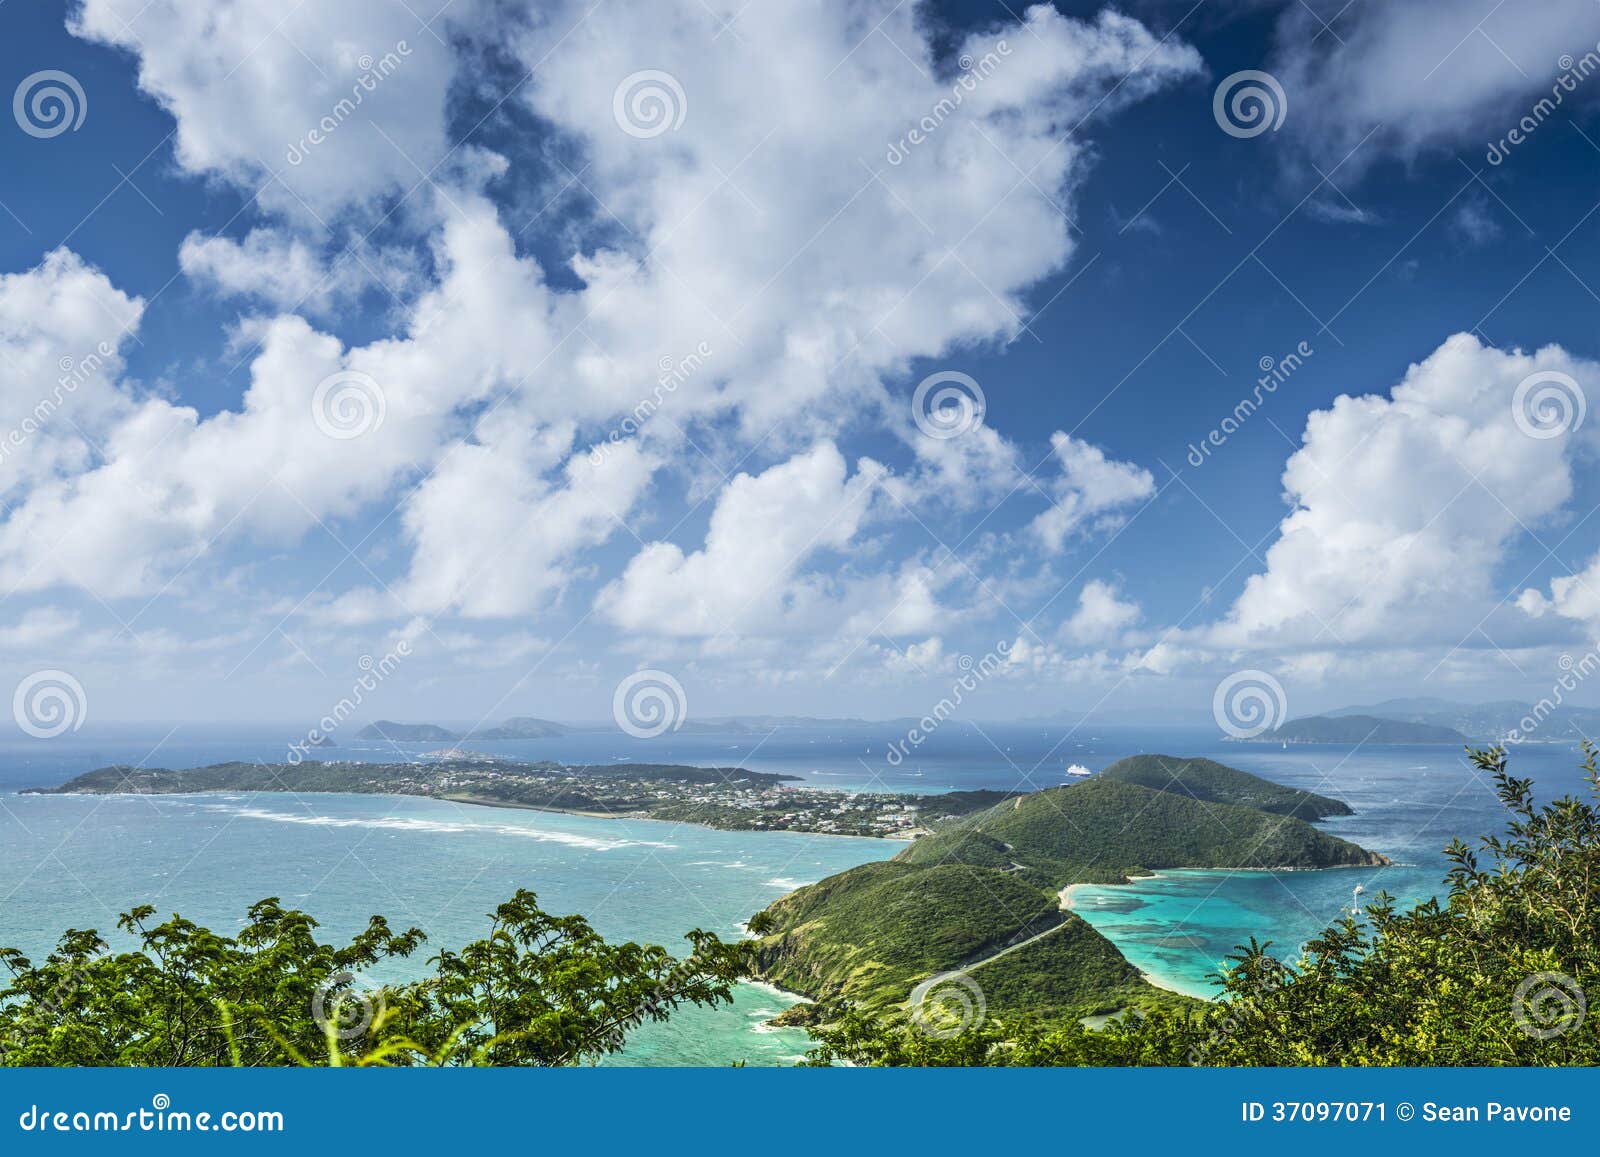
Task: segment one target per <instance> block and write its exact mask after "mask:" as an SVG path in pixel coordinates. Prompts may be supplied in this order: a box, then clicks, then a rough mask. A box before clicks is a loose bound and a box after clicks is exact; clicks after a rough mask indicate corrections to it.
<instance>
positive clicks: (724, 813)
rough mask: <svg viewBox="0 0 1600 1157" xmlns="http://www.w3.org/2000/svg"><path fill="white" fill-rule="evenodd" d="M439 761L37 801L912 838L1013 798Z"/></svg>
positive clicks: (95, 782) (105, 781) (669, 769)
mask: <svg viewBox="0 0 1600 1157" xmlns="http://www.w3.org/2000/svg"><path fill="white" fill-rule="evenodd" d="M440 755H441V757H440V758H438V759H437V760H434V761H429V762H405V763H360V762H355V761H349V760H304V761H302V762H300V763H293V764H291V763H280V764H260V763H219V764H214V765H212V766H210V767H196V768H190V769H188V770H181V771H174V770H171V769H168V768H134V767H120V766H119V767H102V768H99V769H97V770H95V771H89V772H85V773H84V774H82V775H80V776H77V777H75V778H73V779H71V780H69V781H67V782H66V783H64V784H62V785H61V786H59V787H47V788H32V789H29V790H28V791H27V792H25V793H24V794H32V795H117V794H134V795H183V794H193V793H197V792H220V791H231V792H241V791H246V792H291V793H297V794H311V793H317V792H345V793H359V794H374V795H415V796H422V797H425V798H428V799H441V800H450V801H454V802H456V803H466V804H482V805H486V806H490V807H512V808H532V809H535V810H540V811H556V812H570V813H573V814H577V815H589V816H601V817H614V818H635V819H657V820H669V821H673V822H677V823H692V824H701V825H703V826H705V827H712V828H721V829H723V830H725V831H789V832H815V833H820V834H824V835H847V836H875V837H879V838H889V839H911V838H913V837H915V836H916V835H919V834H921V833H923V832H925V831H926V830H927V825H929V824H932V823H936V822H938V821H940V820H944V819H949V818H950V817H952V816H959V815H965V814H967V813H969V812H973V811H977V810H979V809H981V808H985V807H989V806H992V805H993V804H995V803H997V802H999V801H1000V800H1003V799H1006V798H1009V797H1010V796H1011V795H1012V793H1009V792H1003V791H961V792H949V793H945V794H940V795H907V794H904V793H900V792H848V791H841V790H837V789H819V788H808V787H797V786H792V785H794V784H796V783H798V781H799V777H798V776H793V775H782V774H777V773H773V772H761V771H750V770H748V769H746V768H742V767H686V766H682V765H678V764H654V763H618V764H587V765H573V764H563V763H554V762H540V763H522V762H517V761H514V760H503V759H498V758H495V757H485V756H483V755H480V754H477V753H474V752H461V751H456V750H454V749H450V750H446V751H444V752H441V753H440Z"/></svg>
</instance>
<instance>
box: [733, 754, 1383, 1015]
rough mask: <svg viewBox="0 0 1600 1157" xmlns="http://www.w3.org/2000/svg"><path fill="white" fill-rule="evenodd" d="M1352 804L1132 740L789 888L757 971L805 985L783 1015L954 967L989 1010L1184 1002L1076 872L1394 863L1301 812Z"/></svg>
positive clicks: (833, 1009)
mask: <svg viewBox="0 0 1600 1157" xmlns="http://www.w3.org/2000/svg"><path fill="white" fill-rule="evenodd" d="M1348 814H1350V808H1349V807H1348V805H1346V804H1344V803H1342V802H1341V801H1339V800H1335V799H1330V798H1328V797H1326V796H1319V795H1316V794H1314V793H1311V792H1304V791H1297V790H1295V789H1291V788H1286V787H1283V786H1282V785H1280V784H1275V783H1272V782H1270V781H1268V780H1264V779H1261V778H1259V777H1258V776H1253V775H1250V774H1248V773H1247V772H1243V771H1238V770H1236V769H1234V768H1230V767H1227V766H1225V765H1223V764H1219V763H1214V762H1212V761H1210V760H1199V759H1182V758H1176V757H1173V756H1164V755H1151V756H1137V757H1134V758H1132V759H1125V760H1122V761H1120V762H1118V763H1114V764H1112V765H1111V766H1110V767H1108V768H1106V769H1105V770H1104V771H1102V772H1100V773H1099V774H1098V775H1095V776H1092V777H1089V778H1087V779H1085V780H1084V781H1083V782H1081V783H1075V784H1072V785H1070V786H1066V787H1059V788H1049V789H1046V790H1044V791H1039V792H1034V793H1032V794H1029V795H1024V796H1019V797H1016V798H1014V799H1009V800H1005V801H1002V802H1000V803H998V804H996V805H994V806H992V807H989V808H985V809H983V810H981V811H976V812H973V813H972V814H970V815H967V816H964V817H956V818H952V819H950V820H948V821H946V822H944V823H942V824H940V825H938V826H937V827H936V828H935V829H934V831H933V833H932V834H930V835H927V836H924V837H923V838H921V839H919V840H917V841H916V842H915V843H913V844H912V845H911V846H909V847H908V848H906V849H905V850H904V851H902V852H901V853H900V854H899V855H897V856H895V857H894V858H893V859H890V860H883V861H878V862H874V863H869V864H863V865H861V866H860V867H856V868H851V869H849V870H848V871H845V872H841V873H839V874H838V875H835V876H830V877H829V878H828V879H826V880H822V881H820V882H819V883H816V884H811V885H808V886H807V887H804V888H800V889H799V890H797V891H795V892H793V893H791V894H789V895H788V896H785V897H784V898H783V899H781V900H778V901H777V902H776V903H774V904H772V905H771V906H770V907H768V908H767V909H765V910H764V911H763V912H761V913H758V914H757V916H755V917H753V918H752V919H751V921H750V928H751V931H752V932H754V933H757V934H759V935H760V937H761V939H760V941H759V948H758V950H759V953H760V960H761V974H762V975H763V976H764V977H765V978H766V979H768V980H771V981H772V982H774V983H776V984H779V985H781V986H783V987H784V988H787V989H789V990H791V991H794V992H797V993H800V994H801V995H803V996H806V997H808V998H810V1000H811V1001H812V1002H813V1004H811V1005H803V1006H798V1007H797V1008H796V1009H793V1010H790V1012H789V1013H786V1014H784V1017H783V1018H781V1019H783V1020H784V1022H785V1023H812V1024H816V1023H826V1022H827V1021H828V1020H829V1019H830V1018H832V1017H834V1016H835V1015H837V1013H838V1012H840V1011H841V1010H842V1008H843V1007H844V1006H845V1004H847V1003H848V1004H850V1005H854V1006H857V1007H861V1008H864V1009H867V1010H869V1011H872V1010H879V1011H882V1010H887V1009H889V1008H891V1007H894V1006H897V1005H904V1004H906V1002H907V1001H908V1000H909V999H910V996H911V993H912V992H913V990H914V989H915V988H916V987H917V986H918V985H921V984H925V983H929V982H932V983H935V984H937V983H938V978H939V977H941V976H942V974H944V973H947V972H953V971H960V972H962V973H965V974H966V975H968V976H970V977H971V978H972V979H973V981H975V982H976V983H977V984H978V985H979V986H980V987H981V989H982V991H983V993H984V997H985V1000H986V1002H987V1011H988V1015H990V1016H995V1015H1000V1016H1012V1015H1016V1016H1024V1015H1026V1016H1042V1017H1084V1016H1091V1015H1096V1014H1104V1013H1111V1012H1116V1011H1119V1010H1121V1009H1126V1008H1130V1007H1132V1008H1150V1007H1156V1006H1161V1005H1171V1004H1173V1003H1183V1002H1186V1001H1188V999H1189V998H1186V997H1182V996H1178V995H1176V994H1174V993H1171V992H1167V991H1165V990H1163V989H1159V988H1157V987H1156V986H1154V985H1153V984H1151V983H1150V982H1149V980H1147V979H1146V978H1145V977H1144V976H1143V975H1142V974H1141V973H1140V972H1139V971H1138V969H1136V968H1134V967H1133V965H1131V964H1129V963H1128V961H1127V959H1126V958H1125V957H1123V955H1122V953H1121V952H1120V951H1119V950H1118V949H1117V948H1116V946H1115V945H1114V944H1112V943H1111V941H1110V940H1108V939H1106V938H1105V937H1104V936H1103V935H1101V934H1100V933H1099V932H1097V931H1095V930H1094V928H1092V927H1091V926H1090V925H1089V924H1087V923H1086V922H1085V921H1084V920H1083V919H1082V918H1081V917H1078V916H1076V915H1074V914H1073V913H1072V912H1071V910H1070V905H1071V891H1072V887H1073V886H1074V885H1077V884H1084V883H1111V884H1115V883H1126V882H1127V881H1128V880H1129V879H1130V878H1131V877H1133V876H1138V875H1148V874H1150V873H1151V872H1154V871H1157V870H1160V869H1170V868H1234V869H1273V870H1288V869H1303V868H1335V867H1378V866H1382V865H1385V864H1387V863H1389V860H1388V859H1387V858H1386V857H1384V856H1382V855H1379V854H1377V853H1375V852H1370V851H1367V850H1366V849H1364V848H1361V847H1358V846H1357V845H1355V844H1353V843H1350V842H1349V841H1347V840H1342V839H1339V838H1338V837H1336V836H1331V835H1328V834H1326V833H1324V832H1321V831H1318V830H1317V829H1316V828H1314V827H1312V826H1311V824H1310V823H1308V822H1306V820H1305V819H1302V818H1298V817H1300V816H1307V817H1316V818H1320V817H1322V816H1333V815H1348Z"/></svg>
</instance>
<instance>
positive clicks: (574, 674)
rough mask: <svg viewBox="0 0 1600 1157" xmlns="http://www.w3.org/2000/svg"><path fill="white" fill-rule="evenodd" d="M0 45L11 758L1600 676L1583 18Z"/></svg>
mask: <svg viewBox="0 0 1600 1157" xmlns="http://www.w3.org/2000/svg"><path fill="white" fill-rule="evenodd" d="M0 26H3V33H4V34H3V35H0V65H3V80H4V82H5V85H4V86H0V87H9V88H10V89H11V90H12V92H13V100H12V106H11V107H12V116H11V118H10V120H9V121H7V120H3V119H0V150H3V154H0V161H3V164H0V428H3V429H0V664H3V667H0V676H3V678H0V683H3V686H0V692H4V691H6V690H13V689H14V699H13V706H14V716H15V720H16V722H17V724H18V727H19V728H20V729H21V732H23V733H27V734H35V733H37V730H38V729H40V728H41V727H43V728H44V729H45V730H48V729H49V727H50V726H53V724H51V723H49V722H48V721H47V722H46V723H44V724H41V723H40V722H39V718H38V717H37V716H38V713H39V712H44V713H46V714H48V713H49V712H50V711H51V710H64V711H66V712H67V714H68V716H69V717H70V721H69V725H71V726H79V725H81V724H82V723H83V722H84V721H85V720H91V721H99V722H104V721H116V720H181V719H208V720H274V721H277V720H290V719H315V718H317V717H319V716H321V715H323V714H324V713H326V712H328V711H329V710H331V709H332V706H333V705H334V704H336V703H338V702H339V701H340V700H341V699H345V698H349V697H350V696H351V694H352V692H353V691H354V690H355V689H356V688H358V687H359V688H360V693H359V698H360V700H361V705H360V711H359V712H358V716H359V717H360V718H362V719H366V720H371V719H377V718H390V719H401V720H440V719H443V720H466V721H478V720H483V721H490V722H493V721H498V720H501V719H504V718H506V717H508V716H514V715H534V716H541V717H545V718H554V719H600V718H604V717H606V716H607V715H610V714H612V713H613V712H614V710H615V709H618V708H617V704H618V703H619V701H620V700H619V696H621V695H623V694H633V693H634V692H635V690H636V689H637V688H640V687H643V688H646V689H649V688H652V687H653V688H656V689H658V690H659V689H660V688H663V687H664V688H666V692H665V693H664V695H663V696H661V697H658V698H656V699H654V700H651V702H654V703H655V704H656V705H657V706H659V707H662V709H663V710H666V711H668V712H669V713H672V714H674V715H675V716H677V717H686V718H695V717H700V718H708V717H714V716H721V715H733V714H749V713H762V714H779V713H781V714H806V715H824V716H856V717H879V718H882V717H889V716H901V715H921V714H923V713H924V712H926V711H929V710H931V709H932V707H933V705H934V704H936V703H937V702H939V701H940V700H941V699H943V698H948V697H950V696H951V694H952V691H953V690H954V689H955V688H958V687H959V688H960V698H961V701H962V706H961V710H963V711H965V712H970V713H971V714H972V715H973V717H974V718H984V719H1003V718H1028V717H1037V716H1051V715H1058V714H1059V715H1064V716H1071V717H1076V716H1079V715H1081V714H1083V713H1085V712H1089V713H1097V714H1098V713H1110V712H1133V713H1136V714H1137V715H1138V716H1139V717H1141V718H1148V719H1150V720H1152V721H1158V720H1162V719H1175V718H1180V717H1183V718H1188V717H1192V716H1194V715H1196V714H1201V715H1203V714H1205V713H1208V712H1210V711H1212V709H1213V706H1214V704H1216V703H1217V702H1219V701H1220V700H1219V696H1222V697H1225V698H1228V700H1229V710H1230V711H1231V710H1234V709H1235V707H1236V706H1237V707H1238V709H1239V710H1249V709H1250V704H1252V703H1254V704H1255V705H1257V706H1261V705H1263V704H1264V705H1265V709H1266V710H1268V711H1270V712H1273V713H1274V714H1276V715H1277V716H1279V717H1281V716H1282V715H1284V714H1287V715H1293V716H1298V715H1305V714H1311V713H1314V712H1316V711H1318V710H1322V709H1327V708H1333V707H1337V706H1342V705H1346V704H1351V703H1361V702H1372V701H1376V700H1380V699H1384V698H1388V697H1391V696H1419V695H1420V696H1437V697H1443V698H1450V699H1458V700H1466V701H1476V700H1485V699H1502V698H1526V699H1530V700H1531V699H1537V698H1539V697H1541V696H1547V695H1550V694H1551V693H1552V691H1553V689H1554V688H1556V687H1557V686H1558V685H1560V684H1561V683H1562V681H1563V680H1565V682H1566V683H1571V684H1574V685H1573V686H1571V687H1564V688H1563V689H1562V690H1561V695H1562V696H1563V697H1564V698H1566V699H1567V700H1568V701H1572V702H1579V703H1585V704H1590V705H1592V704H1597V703H1600V688H1596V687H1589V686H1585V685H1583V680H1584V679H1585V678H1586V677H1587V675H1586V672H1587V671H1588V670H1589V669H1590V668H1591V664H1586V663H1585V662H1584V661H1583V659H1584V656H1586V655H1588V654H1589V652H1590V651H1591V649H1592V648H1593V647H1594V646H1595V645H1596V644H1595V641H1594V640H1595V638H1596V626H1597V623H1600V519H1596V518H1594V517H1593V515H1594V511H1595V504H1596V502H1597V501H1600V483H1597V479H1596V475H1595V471H1594V469H1593V466H1594V462H1595V455H1596V449H1597V442H1596V437H1597V435H1596V431H1597V429H1600V417H1594V416H1586V411H1587V400H1588V398H1590V397H1595V398H1596V400H1597V402H1600V394H1597V390H1600V342H1597V339H1596V327H1595V321H1596V319H1597V317H1600V262H1597V257H1600V200H1597V197H1600V194H1597V192H1596V190H1597V188H1600V183H1597V181H1596V176H1597V175H1600V115H1597V113H1600V5H1596V4H1595V3H1593V2H1591V0H1549V2H1547V3H1543V4H1540V5H1537V6H1526V5H1512V4H1508V3H1504V2H1503V0H1502V2H1501V3H1494V2H1493V0H1413V2H1411V3H1407V4H1405V5H1387V4H1381V3H1375V2H1372V0H1349V2H1346V0H1303V2H1302V0H1295V2H1293V3H1284V4H1280V3H1274V2H1270V0H1255V2H1242V0H1200V2H1199V3H1194V2H1193V0H1189V2H1178V3H1168V2H1165V0H1147V2H1144V3H1130V4H1127V5H1125V6H1123V7H1121V8H1111V7H1102V6H1100V5H1097V4H1090V3H1058V4H1056V5H1055V6H1054V7H1052V6H1050V5H1048V4H1045V5H1038V6H1034V7H1029V8H1023V7H1021V6H1009V7H1008V4H1007V3H984V2H972V3H933V2H926V3H920V4H918V3H910V2H906V0H902V2H899V3H895V2H894V0H850V2H848V3H846V2H839V0H833V2H826V3H825V2H821V0H818V2H811V3H807V2H798V0H797V2H795V3H786V4H782V5H765V4H741V3H739V0H731V2H724V0H683V2H678V0H655V2H651V3H643V2H637V3H635V2H629V0H599V2H598V3H590V2H587V0H579V2H576V3H565V2H561V0H554V2H549V3H540V4H538V5H532V4H527V3H512V2H509V0H506V2H496V0H452V2H449V3H445V4H443V6H442V7H439V6H438V0H347V2H344V3H341V4H338V5H311V4H303V5H295V6H291V7H289V8H287V9H286V8H285V6H284V5H282V4H280V3H273V2H268V0H209V2H205V3H201V2H199V0H82V2H81V3H69V4H64V5H63V4H56V3H49V2H40V3H32V4H26V5H24V4H7V5H4V6H0ZM1573 671H1578V672H1582V673H1584V674H1583V675H1582V676H1581V677H1579V678H1577V679H1576V680H1574V678H1573V677H1572V675H1571V672H1573ZM375 673H376V674H375ZM63 688H64V689H65V690H64V691H63V690H62V689H63ZM1241 692H1242V693H1243V698H1242V699H1240V700H1239V702H1238V704H1237V705H1236V704H1235V703H1234V700H1233V698H1231V697H1234V696H1237V695H1239V694H1241ZM41 695H42V698H41ZM663 705H664V706H663ZM629 709H630V710H631V709H632V705H631V704H630V707H629ZM56 718H58V719H59V718H60V717H59V716H57V717H56ZM675 721H678V720H676V719H675ZM30 722H31V724H32V727H33V730H30V727H29V723H30Z"/></svg>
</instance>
